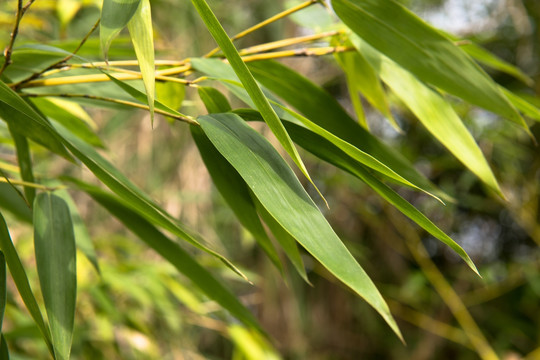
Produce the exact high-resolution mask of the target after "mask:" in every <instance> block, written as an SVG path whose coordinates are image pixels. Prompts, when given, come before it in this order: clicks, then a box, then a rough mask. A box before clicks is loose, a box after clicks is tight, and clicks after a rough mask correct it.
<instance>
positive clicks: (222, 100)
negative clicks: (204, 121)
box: [197, 86, 232, 113]
mask: <svg viewBox="0 0 540 360" xmlns="http://www.w3.org/2000/svg"><path fill="white" fill-rule="evenodd" d="M197 91H198V92H199V97H200V98H201V100H202V102H203V103H204V106H206V110H207V111H208V112H209V113H225V112H229V111H231V110H232V108H231V104H229V100H227V98H226V97H225V95H223V94H222V93H221V92H220V91H219V90H217V89H214V88H213V87H208V86H200V87H199V88H198V89H197Z"/></svg>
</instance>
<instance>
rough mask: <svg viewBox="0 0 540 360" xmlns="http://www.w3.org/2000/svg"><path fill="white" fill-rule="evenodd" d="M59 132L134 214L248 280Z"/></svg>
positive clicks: (97, 156)
mask: <svg viewBox="0 0 540 360" xmlns="http://www.w3.org/2000/svg"><path fill="white" fill-rule="evenodd" d="M58 131H59V133H60V134H61V135H62V136H63V138H64V140H63V141H64V144H65V145H66V147H67V148H68V149H69V150H70V151H71V152H72V153H73V154H74V155H75V156H76V157H77V158H78V159H79V160H81V161H82V162H83V163H84V164H85V165H86V166H87V167H88V169H89V170H90V171H91V172H92V173H93V174H94V175H95V176H96V177H97V178H98V179H100V180H101V181H102V183H103V184H105V185H106V186H107V187H108V188H109V189H111V190H112V191H113V192H114V193H116V194H117V195H118V196H119V197H120V198H121V199H122V200H124V201H125V202H126V203H128V204H130V206H131V209H132V210H134V211H136V212H137V213H138V214H140V215H141V216H143V217H145V218H146V219H148V220H149V221H150V222H152V223H153V224H155V225H158V226H161V227H162V228H164V229H166V230H168V231H170V232H171V233H173V234H174V235H176V236H178V237H179V238H181V239H184V240H185V241H187V242H189V243H191V244H192V245H194V246H196V247H197V248H199V249H201V250H203V251H206V252H208V253H209V254H212V255H214V256H216V257H217V258H218V259H220V260H221V261H223V262H224V263H225V264H226V265H227V266H228V267H229V268H230V269H231V270H233V271H234V272H236V273H237V274H238V275H240V276H242V277H243V278H244V279H246V276H245V275H244V274H243V273H242V272H241V271H240V270H239V269H238V268H237V267H236V266H234V265H233V264H232V263H231V262H230V261H229V260H228V259H227V258H225V257H224V256H223V255H221V254H219V253H217V252H216V251H214V250H212V249H211V248H210V247H209V246H207V245H205V244H203V243H202V240H201V239H198V238H197V236H195V235H194V234H193V233H192V232H191V231H189V230H187V229H186V228H185V227H184V226H182V225H181V224H180V223H179V222H178V221H176V220H175V219H173V218H172V216H170V215H169V214H168V213H166V212H165V210H163V209H161V208H160V207H159V206H158V205H156V204H155V203H154V202H153V201H152V200H150V198H149V197H148V196H147V195H146V194H144V193H143V192H142V191H141V190H140V189H139V188H137V187H136V186H135V185H134V184H133V183H132V182H131V181H130V180H129V179H128V178H126V177H125V176H124V175H123V174H122V173H121V172H120V171H119V170H118V169H116V168H115V167H114V166H113V165H112V164H111V163H109V162H108V161H107V160H105V159H104V158H103V157H102V156H101V155H100V154H98V153H97V152H96V151H95V150H94V149H93V148H91V147H90V146H88V145H87V144H85V143H83V142H81V141H80V140H79V139H77V138H76V137H74V136H73V135H71V134H70V133H69V132H67V131H66V130H65V129H60V128H59V129H58Z"/></svg>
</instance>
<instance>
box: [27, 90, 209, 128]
mask: <svg viewBox="0 0 540 360" xmlns="http://www.w3.org/2000/svg"><path fill="white" fill-rule="evenodd" d="M20 95H21V96H23V97H60V98H82V99H91V100H99V101H106V102H110V103H114V104H119V105H126V106H130V107H133V108H137V109H143V110H148V111H150V107H149V106H148V105H144V104H139V103H136V102H132V101H126V100H120V99H114V98H109V97H104V96H96V95H88V94H25V93H23V94H20ZM154 111H155V112H156V113H158V114H161V115H165V116H169V117H172V118H173V119H176V120H180V121H184V122H187V123H188V124H191V125H199V123H198V122H197V120H195V119H194V118H193V117H191V116H188V115H184V114H180V115H177V114H171V113H170V112H168V111H163V110H160V109H155V110H154Z"/></svg>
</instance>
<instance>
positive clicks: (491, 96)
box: [332, 0, 526, 128]
mask: <svg viewBox="0 0 540 360" xmlns="http://www.w3.org/2000/svg"><path fill="white" fill-rule="evenodd" d="M332 6H333V8H334V10H335V12H336V14H337V15H338V16H339V18H340V19H341V20H342V21H343V22H344V23H345V24H346V25H347V26H348V27H349V28H351V30H352V31H354V32H355V33H356V34H357V35H358V36H360V37H361V38H362V39H363V40H365V41H366V42H367V43H369V44H370V45H371V46H373V47H374V48H375V49H377V50H378V51H380V52H381V53H383V54H384V55H386V56H388V57H389V58H390V59H392V60H393V61H395V62H396V63H398V64H399V65H400V66H402V67H403V68H405V69H407V70H408V71H410V72H411V73H412V74H414V75H415V76H416V77H418V79H420V80H421V81H424V82H426V83H428V84H431V85H434V86H436V87H438V88H440V89H442V90H444V91H446V92H448V93H450V94H452V95H455V96H457V97H460V98H462V99H464V100H466V101H468V102H470V103H472V104H475V105H478V106H480V107H483V108H485V109H487V110H490V111H493V112H494V113H497V114H500V115H502V116H504V117H506V118H508V119H510V120H512V121H514V122H516V123H518V124H521V125H522V126H524V127H525V128H526V125H525V124H524V122H523V119H522V118H521V116H520V115H519V113H518V112H517V111H516V109H515V108H514V107H513V106H512V104H510V102H509V101H508V99H507V98H506V97H505V96H504V94H502V93H501V91H500V90H499V89H498V87H497V85H496V83H495V82H494V81H493V80H492V79H491V78H490V77H489V76H488V75H487V74H486V73H485V72H484V71H483V70H482V69H481V68H480V67H479V66H478V65H477V64H476V63H475V62H474V61H472V59H471V58H470V57H469V56H468V55H467V54H466V53H465V52H464V51H463V50H462V49H460V48H459V47H458V46H456V45H454V43H453V42H452V41H450V40H449V39H448V38H447V37H445V36H443V35H442V34H441V33H440V32H439V31H437V30H436V29H434V28H432V27H431V26H430V25H428V24H427V23H426V22H424V21H423V20H422V19H420V18H419V17H417V16H416V15H414V14H413V13H412V12H410V11H409V10H408V9H407V8H405V7H404V6H403V5H401V4H399V3H398V2H396V1H394V0H384V1H380V0H332Z"/></svg>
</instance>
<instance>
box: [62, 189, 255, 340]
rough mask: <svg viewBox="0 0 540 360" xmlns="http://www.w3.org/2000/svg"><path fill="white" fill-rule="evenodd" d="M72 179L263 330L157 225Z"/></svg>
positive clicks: (201, 286) (238, 315)
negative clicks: (157, 227)
mask: <svg viewBox="0 0 540 360" xmlns="http://www.w3.org/2000/svg"><path fill="white" fill-rule="evenodd" d="M72 181H73V182H74V183H75V184H76V185H77V186H78V187H79V188H80V189H81V190H83V191H85V192H86V193H87V194H88V195H90V196H91V197H92V198H93V199H94V200H95V201H97V202H98V203H99V204H101V205H102V206H103V207H104V208H105V209H107V211H109V212H110V213H111V214H112V215H113V216H115V217H116V218H117V219H118V220H120V221H121V222H122V223H123V224H124V225H125V226H126V227H127V228H128V229H130V230H131V231H132V232H133V233H134V234H136V235H137V236H138V237H139V238H140V239H141V240H142V241H144V242H145V243H146V244H147V245H148V246H150V247H151V248H152V249H154V250H155V251H156V252H157V253H158V254H160V255H161V256H162V257H163V258H164V259H166V260H167V261H168V262H170V263H171V264H172V265H173V266H174V267H175V268H176V269H177V270H178V271H180V272H181V273H182V274H184V275H185V276H187V277H188V278H189V279H190V280H191V281H192V282H193V284H194V285H195V286H197V287H198V288H199V289H201V291H203V292H204V293H205V294H206V295H207V296H208V297H209V298H211V299H213V300H215V301H216V302H217V303H218V304H220V305H221V306H222V307H223V308H224V309H226V310H228V311H229V312H230V313H231V314H232V315H233V316H235V317H236V318H238V320H240V321H242V322H243V323H244V324H245V325H248V326H251V327H253V328H255V329H258V330H259V331H262V330H261V328H260V325H259V324H258V323H257V320H255V318H254V317H253V315H252V314H251V313H250V312H249V310H248V309H246V308H245V307H244V306H243V305H242V304H241V303H240V302H239V301H238V299H237V298H236V297H235V296H234V295H233V294H232V293H231V292H230V291H229V290H228V289H227V288H226V287H225V286H223V285H222V283H221V282H220V281H218V280H216V278H214V276H212V274H211V273H209V272H208V271H207V270H206V269H205V268H204V267H202V266H201V265H200V264H199V263H198V262H197V261H195V260H194V259H193V258H192V257H191V256H190V255H189V254H188V253H187V252H186V251H185V250H183V249H182V248H181V247H180V245H178V244H177V243H176V242H174V241H172V240H170V239H169V238H168V237H166V236H165V235H163V234H162V233H161V232H160V231H159V230H158V229H156V228H155V227H154V226H153V225H152V224H151V223H150V222H149V221H148V220H146V219H145V218H144V217H142V216H141V215H139V214H138V213H137V212H135V211H133V210H132V209H131V206H128V205H127V204H126V203H125V202H124V201H123V200H121V199H120V198H117V197H115V196H113V195H111V194H108V193H106V192H104V191H103V190H101V189H99V188H96V187H94V186H91V185H88V184H85V183H83V182H81V181H78V180H74V179H72Z"/></svg>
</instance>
